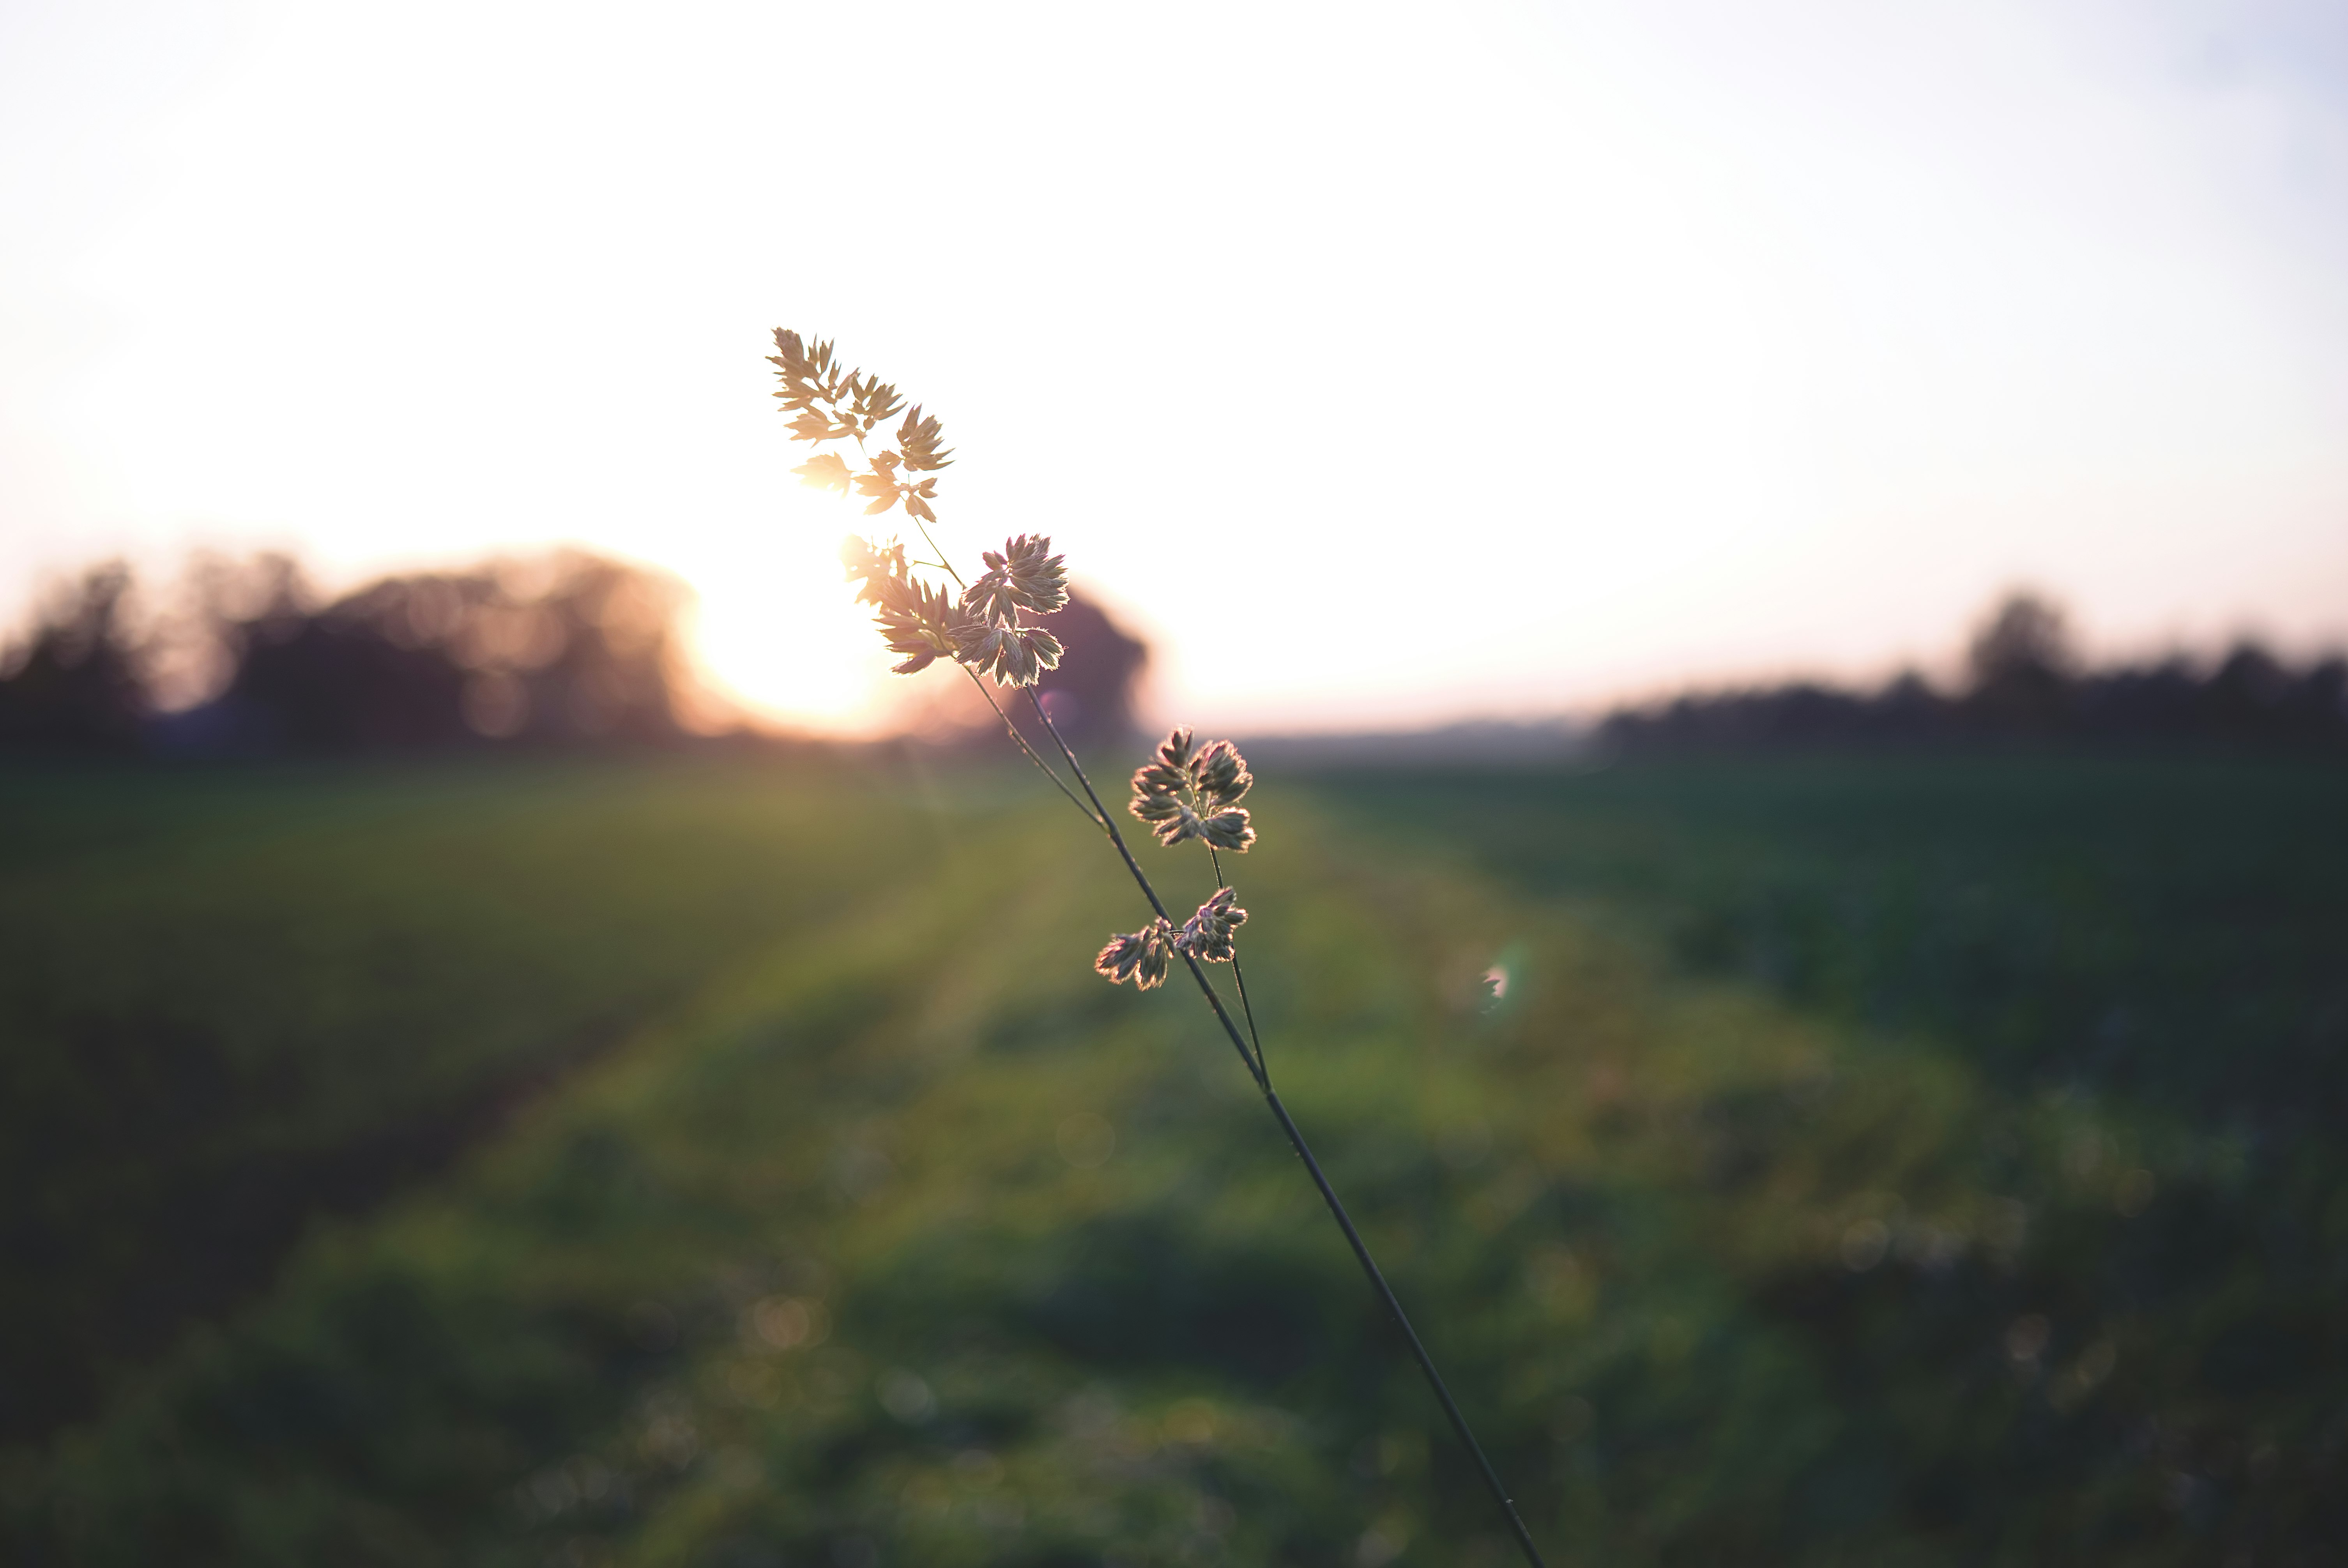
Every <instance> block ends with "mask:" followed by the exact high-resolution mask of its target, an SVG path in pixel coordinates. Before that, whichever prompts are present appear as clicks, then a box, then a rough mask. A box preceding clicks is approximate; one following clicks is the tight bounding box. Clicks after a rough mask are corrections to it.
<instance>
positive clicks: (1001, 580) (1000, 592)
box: [962, 534, 1068, 626]
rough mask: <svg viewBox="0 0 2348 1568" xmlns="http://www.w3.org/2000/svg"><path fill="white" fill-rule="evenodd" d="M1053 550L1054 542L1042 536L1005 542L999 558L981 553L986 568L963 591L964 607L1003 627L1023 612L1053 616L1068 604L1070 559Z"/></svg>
mask: <svg viewBox="0 0 2348 1568" xmlns="http://www.w3.org/2000/svg"><path fill="white" fill-rule="evenodd" d="M1051 551H1052V541H1051V540H1050V539H1049V538H1045V536H1043V535H1040V534H1039V535H1037V536H1036V537H1035V538H1028V537H1027V536H1026V535H1025V534H1021V535H1020V536H1019V537H1018V538H1015V539H1006V540H1004V545H1003V552H1002V553H1001V554H1000V555H998V554H996V553H995V552H994V551H993V550H984V551H982V552H981V554H983V556H984V558H985V560H986V569H985V570H984V571H983V572H981V573H980V574H979V577H978V580H977V581H975V582H973V583H972V584H971V585H970V587H969V588H968V589H964V590H963V596H962V603H963V609H965V610H969V611H970V612H971V613H972V614H973V615H976V616H978V617H979V618H980V619H982V620H992V621H994V622H995V623H996V624H998V625H1002V626H1008V625H1010V624H1011V623H1012V622H1013V621H1014V620H1017V619H1018V611H1020V610H1032V611H1034V612H1035V614H1037V615H1049V614H1051V613H1052V611H1054V610H1057V609H1059V608H1060V607H1061V606H1062V605H1064V604H1066V603H1067V602H1068V568H1067V558H1066V556H1056V555H1054V554H1052V553H1051Z"/></svg>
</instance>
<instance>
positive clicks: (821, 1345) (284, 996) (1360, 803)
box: [0, 759, 2348, 1568]
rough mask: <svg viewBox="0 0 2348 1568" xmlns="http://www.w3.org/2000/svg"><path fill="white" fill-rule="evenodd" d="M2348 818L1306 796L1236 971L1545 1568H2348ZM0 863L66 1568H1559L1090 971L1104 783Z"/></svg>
mask: <svg viewBox="0 0 2348 1568" xmlns="http://www.w3.org/2000/svg"><path fill="white" fill-rule="evenodd" d="M2343 784H2348V775H2343V774H2341V773H2340V772H2339V771H2338V770H2336V769H2332V770H2326V769H2322V768H2312V767H2310V768H2301V767H2294V766H2291V765H2286V764H2181V763H2179V764H2148V763H2147V764H2116V763H2111V764H2085V763H2066V762H2061V761H2055V760H2030V759H2010V760H2006V761H2002V762H1976V763H1972V764H1962V765H1957V764H1945V765H1938V766H1935V765H1929V764H1921V763H1895V762H1871V763H1857V762H1852V763H1836V764H1829V763H1807V764H1758V763H1756V764H1740V765H1729V764H1712V765H1707V766H1695V765H1692V764H1691V765H1687V766H1681V767H1675V768H1660V767H1659V768H1653V769H1646V770H1622V771H1616V772H1608V773H1599V774H1567V773H1558V772H1532V771H1515V772H1494V773H1489V774H1472V773H1466V772H1448V773H1429V774H1416V775H1412V774H1381V775H1375V776H1370V777H1366V778H1365V777H1358V776H1345V777H1337V776H1332V777H1328V778H1323V779H1314V780H1305V781H1297V782H1292V783H1290V784H1287V785H1285V786H1284V787H1282V786H1280V785H1267V786H1264V787H1263V788H1261V789H1260V790H1259V791H1258V798H1256V799H1253V800H1251V803H1250V804H1251V805H1255V806H1257V807H1258V821H1259V825H1260V826H1261V827H1262V829H1263V831H1264V834H1265V838H1264V841H1263V843H1262V845H1261V846H1260V848H1259V849H1258V851H1257V852H1256V853H1255V854H1253V855H1251V856H1248V857H1247V859H1246V860H1245V861H1243V862H1241V863H1240V864H1239V865H1238V866H1237V867H1236V869H1237V870H1238V871H1240V872H1241V873H1242V875H1241V876H1240V877H1239V881H1240V886H1241V890H1242V893H1243V895H1244V899H1243V901H1244V902H1245V903H1246V904H1247V905H1248V906H1249V907H1250V908H1251V910H1253V912H1254V916H1255V917H1254V919H1253V920H1252V921H1251V923H1250V924H1249V925H1248V927H1246V930H1245V932H1244V937H1245V938H1246V939H1247V944H1246V946H1245V948H1244V950H1245V951H1246V953H1247V955H1248V957H1249V960H1250V968H1249V973H1250V979H1251V989H1252V992H1253V996H1254V1000H1255V1003H1256V1009H1257V1012H1258V1014H1259V1016H1260V1018H1261V1019H1262V1023H1263V1025H1264V1030H1265V1035H1266V1041H1267V1046H1268V1055H1269V1060H1270V1063H1271V1066H1272V1071H1273V1074H1274V1076H1275V1078H1276V1079H1278V1080H1279V1081H1281V1084H1282V1096H1283V1098H1284V1099H1286V1100H1287V1102H1289V1104H1290V1105H1291V1107H1292V1109H1293V1110H1294V1112H1296V1114H1297V1116H1298V1118H1299V1119H1300V1121H1301V1122H1303V1125H1304V1127H1305V1130H1306V1132H1307V1133H1308V1134H1309V1135H1311V1136H1312V1137H1313V1139H1314V1141H1315V1143H1316V1146H1317V1147H1318V1149H1319V1150H1320V1152H1321V1154H1322V1157H1323V1162H1324V1163H1326V1164H1327V1165H1328V1167H1329V1169H1330V1172H1331V1174H1332V1177H1333V1179H1334V1181H1335V1182H1336V1184H1337V1185H1338V1187H1339V1189H1340V1191H1341V1192H1343V1193H1344V1194H1346V1195H1347V1198H1348V1200H1349V1202H1350V1203H1351V1204H1352V1205H1353V1206H1354V1210H1355V1213H1356V1215H1357V1217H1358V1218H1359V1219H1361V1221H1362V1222H1363V1224H1364V1227H1365V1231H1366V1232H1367V1233H1368V1234H1369V1235H1370V1236H1371V1239H1372V1242H1373V1245H1375V1247H1376V1248H1377V1249H1378V1250H1379V1252H1380V1254H1381V1256H1382V1257H1383V1258H1384V1259H1385V1261H1386V1262H1387V1263H1388V1264H1389V1267H1390V1273H1391V1275H1392V1276H1393V1278H1394V1280H1395V1286H1396V1288H1397V1289H1398V1290H1399V1291H1400V1292H1401V1294H1402V1295H1403V1296H1404V1298H1405V1300H1406V1302H1407V1303H1409V1304H1410V1306H1411V1307H1412V1308H1413V1311H1414V1313H1415V1315H1416V1317H1417V1318H1418V1319H1419V1322H1420V1327H1421V1330H1422V1332H1423V1334H1424V1335H1425V1337H1426V1339H1427V1340H1428V1342H1429V1344H1430V1345H1431V1347H1432V1348H1434V1349H1435V1351H1436V1353H1437V1357H1438V1358H1439V1359H1440V1360H1442V1361H1443V1363H1444V1364H1445V1365H1446V1367H1447V1370H1448V1371H1449V1373H1450V1376H1451V1378H1452V1379H1453V1382H1454V1385H1455V1388H1456V1389H1457V1391H1458V1392H1459V1394H1460V1395H1461V1398H1462V1400H1463V1402H1464V1403H1465V1404H1466V1405H1467V1406H1468V1409H1469V1411H1470V1413H1471V1415H1472V1416H1473V1417H1474V1419H1476V1420H1477V1422H1478V1427H1479V1429H1480V1430H1483V1432H1484V1433H1485V1436H1486V1439H1487V1442H1488V1446H1489V1447H1490V1448H1491V1449H1492V1450H1493V1453H1494V1457H1495V1459H1496V1460H1497V1461H1498V1464H1499V1466H1500V1468H1501V1470H1502V1471H1503V1472H1504V1473H1505V1474H1506V1475H1507V1476H1508V1477H1509V1479H1510V1480H1511V1481H1512V1483H1513V1485H1514V1487H1515V1489H1516V1491H1517V1492H1518V1495H1519V1500H1520V1502H1521V1503H1522V1504H1523V1506H1524V1509H1525V1512H1526V1515H1527V1518H1528V1520H1529V1522H1530V1523H1531V1524H1532V1526H1533V1529H1534V1531H1535V1532H1536V1534H1537V1535H1538V1536H1540V1539H1541V1540H1542V1541H1543V1542H1545V1543H1546V1544H1547V1545H1549V1546H1550V1549H1551V1553H1552V1557H1551V1560H1552V1561H1553V1562H1557V1563H1626V1564H1627V1563H1673V1564H1677V1563H1688V1564H1698V1563H1703V1564H1710V1563H1819V1564H1828V1563H1831V1564H1844V1563H1848V1564H1854V1565H1855V1564H1877V1563H1919V1564H1924V1563H1951V1564H1955V1563H1984V1562H1995V1563H2131V1564H2133V1563H2147V1564H2154V1563H2160V1564H2166V1563H2178V1564H2187V1563H2236V1562H2240V1563H2324V1562H2330V1561H2335V1560H2337V1558H2338V1557H2339V1555H2340V1554H2341V1549H2342V1547H2343V1542H2348V1503H2343V1501H2342V1498H2343V1493H2348V1489H2343V1487H2342V1486H2341V1485H2340V1484H2339V1483H2340V1481H2341V1479H2342V1475H2343V1468H2348V1464H2344V1463H2343V1444H2348V1376H2343V1373H2348V1327H2343V1319H2342V1317H2341V1314H2340V1312H2339V1309H2338V1304H2339V1302H2340V1301H2341V1300H2342V1299H2343V1292H2348V1202H2343V1199H2348V1186H2343V1179H2342V1178H2343V1173H2348V1156H2343V1154H2342V1153H2340V1152H2339V1150H2338V1148H2337V1146H2336V1139H2335V1138H2333V1137H2332V1136H2331V1135H2330V1129H2331V1128H2334V1127H2336V1126H2337V1125H2339V1120H2338V1117H2339V1113H2340V1112H2341V1110H2342V1098H2341V1097H2342V1087H2341V1085H2342V1081H2343V1080H2342V1071H2343V1068H2342V1063H2343V1056H2348V825H2343V814H2342V813H2341V811H2340V809H2339V803H2340V802H2341V800H2342V799H2343V795H2348V790H2343V787H2342V786H2343ZM0 805H4V806H5V809H6V811H7V813H8V818H9V821H10V824H11V826H12V828H13V829H14V830H15V831H13V832H11V833H10V834H9V835H6V838H5V845H0V921H5V925H6V930H7V936H8V939H9V950H10V955H11V961H10V963H9V964H8V966H7V968H6V971H5V989H0V1030H5V1052H6V1055H5V1062H4V1063H0V1073H5V1080H0V1083H5V1095H0V1129H5V1159H6V1161H7V1166H6V1175H7V1178H8V1180H7V1184H6V1188H5V1192H6V1196H5V1210H0V1225H5V1236H6V1244H7V1249H8V1250H7V1259H8V1280H9V1289H8V1291H7V1293H6V1299H5V1307H0V1310H5V1315H6V1317H5V1324H0V1327H5V1331H6V1332H5V1351H4V1352H0V1354H5V1359H0V1391H5V1406H0V1411H5V1421H6V1423H7V1424H6V1427H5V1432H0V1437H5V1440H6V1444H7V1446H6V1448H5V1452H0V1556H5V1557H6V1559H7V1560H8V1561H11V1562H25V1563H154V1562H171V1563H264V1564H265V1563H286V1564H293V1563H386V1564H388V1563H516V1564H521V1563H530V1564H537V1563H578V1564H590V1563H613V1564H619V1563H644V1564H654V1563H662V1564H667V1563H678V1564H711V1565H720V1564H741V1565H745V1568H747V1565H749V1564H758V1563H764V1564H802V1563H804V1564H830V1565H837V1568H877V1565H879V1564H882V1563H907V1564H913V1563H919V1564H932V1563H936V1564H948V1565H952V1564H962V1563H972V1564H975V1563H1030V1564H1036V1565H1039V1568H1040V1565H1044V1564H1062V1563H1066V1564H1076V1563H1120V1564H1144V1563H1153V1564H1154V1563H1169V1564H1170V1563H1210V1562H1231V1563H1300V1564H1303V1563H1326V1564H1330V1565H1332V1568H1335V1565H1338V1564H1352V1565H1356V1568H1383V1565H1384V1564H1387V1563H1397V1564H1403V1565H1406V1568H1407V1565H1410V1564H1418V1563H1427V1564H1433V1563H1502V1562H1505V1561H1507V1560H1508V1553H1509V1549H1508V1547H1507V1545H1506V1543H1505V1542H1504V1541H1503V1540H1502V1539H1500V1538H1499V1537H1498V1535H1497V1534H1496V1533H1495V1532H1494V1530H1493V1528H1492V1523H1493V1522H1492V1521H1491V1519H1490V1517H1489V1516H1488V1512H1487V1509H1488V1503H1487V1501H1486V1500H1485V1499H1484V1498H1483V1497H1482V1495H1481V1493H1480V1491H1478V1489H1477V1487H1476V1486H1475V1484H1474V1482H1473V1478H1472V1477H1471V1476H1470V1475H1469V1474H1468V1471H1467V1469H1466V1467H1465V1465H1464V1464H1463V1462H1462V1460H1461V1459H1460V1457H1459V1456H1458V1455H1457V1453H1456V1452H1455V1451H1454V1449H1453V1447H1452V1446H1451V1443H1450V1440H1449V1438H1448V1436H1447V1432H1446V1431H1445V1430H1443V1428H1442V1427H1441V1424H1440V1419H1439V1417H1438V1416H1437V1414H1436V1412H1435V1410H1434V1409H1433V1406H1432V1403H1431V1401H1430V1400H1429V1399H1428V1398H1427V1397H1426V1393H1425V1391H1424V1390H1423V1389H1421V1388H1420V1387H1419V1386H1418V1385H1417V1383H1416V1377H1415V1374H1413V1373H1412V1372H1411V1371H1410V1370H1409V1369H1408V1368H1407V1366H1406V1362H1405V1361H1404V1360H1403V1359H1402V1358H1401V1357H1400V1355H1399V1353H1398V1349H1397V1347H1396V1346H1395V1344H1394V1342H1393V1340H1392V1338H1391V1336H1390V1333H1389V1331H1388V1330H1387V1329H1386V1327H1385V1325H1384V1324H1383V1322H1382V1321H1381V1319H1380V1318H1379V1317H1378V1315H1377V1314H1376V1313H1375V1310H1374V1308H1373V1307H1372V1304H1371V1302H1370V1300H1369V1298H1368V1296H1367V1294H1366V1292H1365V1289H1364V1287H1363V1286H1362V1283H1361V1281H1360V1278H1359V1276H1358V1275H1357V1274H1356V1273H1354V1266H1353V1264H1352V1261H1351V1259H1350V1257H1349V1256H1348V1255H1346V1253H1345V1251H1344V1246H1343V1244H1342V1242H1341V1241H1340V1239H1339V1238H1338V1236H1337V1235H1336V1233H1335V1231H1334V1228H1333V1227H1332V1226H1330V1225H1329V1224H1328V1222H1327V1219H1326V1216H1325V1214H1323V1213H1322V1212H1321V1211H1320V1209H1319V1207H1318V1204H1317V1202H1316V1200H1315V1199H1314V1197H1313V1193H1312V1190H1311V1188H1310V1186H1309V1184H1307V1183H1306V1181H1305V1179H1304V1177H1303V1173H1302V1172H1301V1171H1300V1170H1299V1169H1297V1167H1296V1164H1295V1162H1294V1160H1293V1158H1292V1156H1291V1155H1289V1154H1288V1153H1286V1151H1285V1149H1284V1146H1283V1145H1282V1143H1281V1142H1280V1140H1279V1138H1278V1136H1277V1133H1276V1132H1275V1130H1274V1129H1273V1127H1272V1123H1271V1121H1270V1119H1269V1118H1268V1117H1267V1116H1266V1115H1265V1113H1264V1112H1263V1109H1262V1105H1261V1103H1260V1102H1258V1101H1256V1099H1255V1098H1254V1096H1253V1095H1252V1092H1251V1090H1250V1088H1249V1086H1248V1084H1247V1082H1246V1081H1245V1079H1244V1077H1243V1075H1242V1074H1241V1070H1240V1067H1239V1064H1238V1062H1237V1061H1236V1060H1235V1059H1234V1058H1233V1057H1232V1055H1231V1051H1230V1049H1229V1047H1228V1045H1226V1044H1224V1043H1222V1042H1220V1039H1219V1037H1218V1036H1217V1035H1216V1034H1215V1032H1214V1031H1213V1030H1212V1026H1211V1023H1210V1020H1209V1019H1208V1018H1207V1016H1206V1014H1205V1010H1204V1009H1203V1008H1201V1007H1200V1005H1199V1003H1198V1002H1197V1000H1196V999H1194V998H1185V997H1184V996H1182V995H1181V994H1179V992H1178V991H1177V990H1176V989H1174V988H1172V987H1170V986H1169V988H1168V989H1167V990H1165V991H1162V992H1155V993H1150V994H1148V995H1137V994H1135V993H1134V992H1132V991H1131V990H1130V989H1122V990H1120V989H1111V988H1109V987H1107V986H1105V985H1103V984H1102V983H1101V982H1100V981H1099V980H1098V979H1097V978H1095V977H1093V976H1092V975H1091V974H1090V973H1089V972H1088V971H1087V968H1086V965H1087V961H1088V959H1089V958H1090V955H1091V953H1092V952H1093V950H1094V949H1095V948H1097V947H1098V945H1099V943H1100V941H1101V940H1102V938H1103V937H1104V936H1105V935H1106V934H1107V932H1108V931H1109V930H1110V929H1111V928H1112V927H1117V926H1126V927H1129V926H1131V925H1132V924H1134V923H1135V921H1136V917H1137V909H1136V907H1135V905H1136V900H1135V897H1134V895H1133V894H1132V892H1131V890H1130V887H1129V885H1121V883H1120V878H1119V876H1118V873H1117V866H1116V865H1115V862H1114V860H1113V858H1112V857H1111V856H1110V855H1109V853H1108V851H1107V849H1106V847H1105V846H1103V845H1101V844H1100V843H1099V842H1098V841H1097V839H1088V838H1087V837H1086V832H1085V830H1084V828H1083V825H1081V824H1080V823H1079V822H1077V821H1076V817H1075V815H1074V814H1073V813H1071V812H1069V811H1068V809H1067V807H1066V804H1065V803H1063V802H1060V801H1058V800H1057V797H1056V796H1053V795H1050V794H1048V793H1047V792H1046V791H1045V788H1044V786H1042V785H1041V784H1040V782H1032V783H1031V782H1030V781H1028V780H1026V779H1023V778H1021V777H1020V776H1018V775H1016V774H1008V773H1002V772H976V773H972V774H966V775H965V774H939V773H936V772H932V771H925V770H922V769H920V768H915V767H911V766H910V765H907V766H898V765H891V764H882V763H880V762H872V763H869V764H856V765H850V764H845V763H835V764H825V763H819V762H816V761H802V762H798V763H791V764H784V763H777V762H752V761H747V760H736V761H730V762H713V761H697V762H681V761H678V762H665V763H650V762H647V763H636V764H623V763H599V764H554V763H543V764H528V765H508V766H500V767H492V766H488V765H469V766H457V765H447V766H439V767H430V768H425V767H418V768H414V769H410V770H406V771H401V772H384V771H376V772H360V771H335V770H313V771H298V772H297V771H292V770H281V771H273V772H265V773H257V772H249V771H248V772H232V771H223V772H218V773H203V772H197V771H190V772H186V773H150V774H136V773H125V774H104V773H47V774H36V773H22V772H20V773H18V774H15V775H11V776H8V777H6V778H5V779H0ZM1149 853H1150V854H1152V855H1154V856H1158V857H1159V864H1162V865H1164V866H1166V867H1167V868H1168V871H1167V876H1165V878H1163V879H1162V881H1161V886H1168V888H1169V900H1170V901H1177V902H1179V901H1180V900H1182V899H1184V898H1195V897H1201V896H1203V894H1204V892H1205V891H1206V890H1207V889H1208V888H1209V887H1210V886H1211V884H1210V881H1209V879H1208V877H1207V873H1206V869H1205V866H1204V865H1203V863H1197V864H1194V863H1192V862H1189V861H1187V860H1183V859H1180V858H1179V857H1178V856H1174V855H1172V854H1171V853H1169V852H1162V851H1156V850H1151V851H1150V852H1149ZM1176 867H1179V870H1177V869H1175V868H1176ZM1495 969H1497V970H1499V971H1501V972H1503V973H1504V974H1505V975H1506V977H1507V983H1506V986H1505V989H1504V991H1503V994H1501V995H1500V996H1498V997H1497V998H1495V997H1493V996H1492V995H1491V994H1490V989H1489V987H1488V984H1487V983H1486V979H1485V977H1486V976H1487V974H1488V972H1489V971H1492V970H1495Z"/></svg>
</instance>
